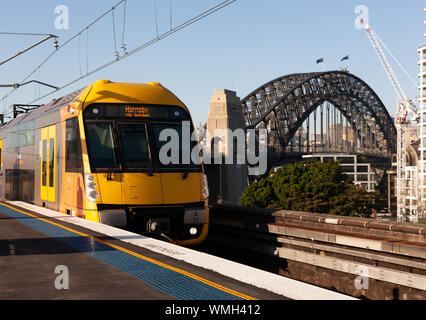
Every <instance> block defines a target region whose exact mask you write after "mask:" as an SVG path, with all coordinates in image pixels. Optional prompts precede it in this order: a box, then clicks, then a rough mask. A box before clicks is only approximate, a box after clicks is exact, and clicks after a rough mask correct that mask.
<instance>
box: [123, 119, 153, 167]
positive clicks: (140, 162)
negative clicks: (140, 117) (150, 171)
mask: <svg viewBox="0 0 426 320" xmlns="http://www.w3.org/2000/svg"><path fill="white" fill-rule="evenodd" d="M118 131H119V132H120V138H121V143H122V146H123V158H124V166H125V167H126V168H140V169H143V168H147V167H148V164H149V161H150V159H149V146H148V137H147V135H146V127H145V125H143V124H140V123H138V124H119V125H118Z"/></svg>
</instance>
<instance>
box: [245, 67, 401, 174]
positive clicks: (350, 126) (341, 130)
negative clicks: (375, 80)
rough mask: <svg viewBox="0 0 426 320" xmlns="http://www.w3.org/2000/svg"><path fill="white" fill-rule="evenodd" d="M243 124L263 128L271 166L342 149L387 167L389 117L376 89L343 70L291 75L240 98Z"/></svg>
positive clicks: (391, 145)
mask: <svg viewBox="0 0 426 320" xmlns="http://www.w3.org/2000/svg"><path fill="white" fill-rule="evenodd" d="M241 102H242V113H243V117H244V120H245V125H246V128H255V129H260V128H266V129H267V132H268V142H267V143H268V159H269V161H270V167H271V166H274V165H281V164H283V163H286V162H293V161H295V160H296V161H297V159H300V158H301V155H302V154H313V153H347V154H356V155H360V156H364V157H366V158H368V159H369V161H371V162H375V163H377V164H382V165H384V166H385V167H389V166H390V162H391V161H390V160H391V158H392V154H395V152H396V145H397V144H396V139H397V134H396V128H395V125H394V121H393V119H392V118H391V116H390V115H389V113H388V111H387V110H386V107H385V106H384V104H383V103H382V101H381V100H380V98H379V97H378V96H377V94H376V93H375V92H374V91H373V90H372V89H371V88H370V87H369V86H368V85H367V84H366V83H365V82H364V81H363V80H361V79H360V78H358V77H356V76H354V75H352V74H350V73H348V72H344V71H329V72H316V73H300V74H290V75H286V76H283V77H279V78H277V79H274V80H272V81H269V82H268V83H265V84H264V85H262V86H260V87H259V88H257V89H256V90H254V91H253V92H251V93H250V94H249V95H247V96H246V97H245V98H244V99H242V101H241Z"/></svg>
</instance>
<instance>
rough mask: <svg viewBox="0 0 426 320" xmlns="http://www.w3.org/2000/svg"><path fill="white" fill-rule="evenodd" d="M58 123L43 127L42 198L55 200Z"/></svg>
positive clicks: (50, 200)
mask: <svg viewBox="0 0 426 320" xmlns="http://www.w3.org/2000/svg"><path fill="white" fill-rule="evenodd" d="M55 160H56V125H53V126H50V127H45V128H42V129H41V172H40V174H41V179H40V181H41V186H40V187H41V191H40V198H41V200H45V201H49V202H55V193H56V188H55V185H56V181H55V179H56V177H55V170H56V168H55V162H56V161H55Z"/></svg>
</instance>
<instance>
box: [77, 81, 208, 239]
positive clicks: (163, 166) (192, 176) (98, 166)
mask: <svg viewBox="0 0 426 320" xmlns="http://www.w3.org/2000/svg"><path fill="white" fill-rule="evenodd" d="M81 121H82V122H83V126H84V130H80V132H81V134H82V146H83V160H84V159H85V157H84V155H85V152H86V153H87V159H86V161H88V166H89V167H90V169H89V170H90V172H88V170H85V188H86V190H85V191H86V196H87V200H88V207H87V209H86V215H85V216H86V218H87V219H91V220H95V221H96V220H98V221H99V222H101V223H105V224H108V225H113V226H118V227H127V228H128V229H130V230H132V231H135V232H139V233H146V234H149V235H150V236H154V237H161V238H163V239H168V240H169V241H171V242H175V243H177V244H181V245H191V244H197V243H200V242H202V241H203V240H204V239H205V237H206V236H207V230H208V221H209V212H208V207H207V198H208V186H207V178H206V176H205V174H204V172H203V167H202V164H201V163H200V162H201V161H200V157H199V154H198V146H197V143H196V141H194V140H195V139H194V137H193V135H192V133H193V131H194V127H193V124H192V121H191V117H190V114H189V112H188V110H187V108H186V107H185V105H184V104H183V103H182V102H181V101H180V100H179V99H178V98H176V96H174V95H173V94H172V93H171V92H170V91H168V90H167V89H165V88H164V87H163V86H161V85H160V84H158V83H148V84H129V83H113V82H110V81H97V82H95V83H94V84H93V85H92V88H91V90H90V92H89V93H88V95H87V97H86V98H85V101H84V105H83V112H82V120H81ZM191 136H192V139H191ZM84 141H85V143H84ZM84 145H85V146H86V148H84ZM85 149H86V150H85ZM86 167H87V166H86Z"/></svg>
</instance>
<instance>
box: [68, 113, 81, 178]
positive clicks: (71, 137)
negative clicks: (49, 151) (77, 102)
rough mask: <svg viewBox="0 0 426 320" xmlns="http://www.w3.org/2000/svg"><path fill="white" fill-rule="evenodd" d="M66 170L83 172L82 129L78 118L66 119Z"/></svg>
mask: <svg viewBox="0 0 426 320" xmlns="http://www.w3.org/2000/svg"><path fill="white" fill-rule="evenodd" d="M65 171H66V172H82V171H83V158H82V154H81V140H80V130H79V127H78V119H77V118H71V119H68V120H67V121H66V138H65Z"/></svg>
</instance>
